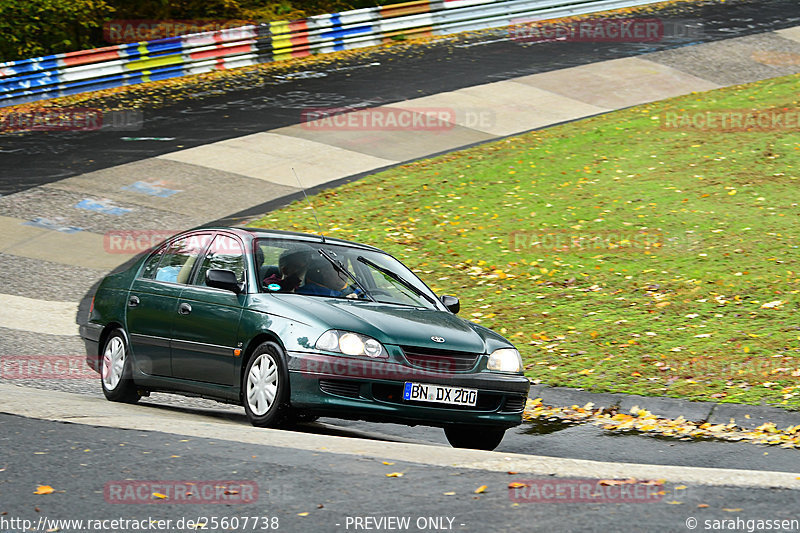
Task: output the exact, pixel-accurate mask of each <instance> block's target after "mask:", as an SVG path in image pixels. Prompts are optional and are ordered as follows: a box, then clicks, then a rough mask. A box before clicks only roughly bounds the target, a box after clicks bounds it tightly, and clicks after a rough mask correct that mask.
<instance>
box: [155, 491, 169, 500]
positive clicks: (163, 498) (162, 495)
mask: <svg viewBox="0 0 800 533" xmlns="http://www.w3.org/2000/svg"><path fill="white" fill-rule="evenodd" d="M153 497H154V498H158V499H159V500H166V499H167V495H166V494H161V493H160V492H154V493H153Z"/></svg>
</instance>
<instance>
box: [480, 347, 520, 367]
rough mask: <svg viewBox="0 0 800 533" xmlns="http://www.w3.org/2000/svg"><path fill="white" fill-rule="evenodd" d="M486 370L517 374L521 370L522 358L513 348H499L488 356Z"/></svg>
mask: <svg viewBox="0 0 800 533" xmlns="http://www.w3.org/2000/svg"><path fill="white" fill-rule="evenodd" d="M486 368H487V369H489V370H494V371H496V372H519V371H520V370H522V358H521V357H520V356H519V352H518V351H517V350H515V349H514V348H500V349H499V350H495V351H493V352H492V355H490V356H489V363H488V364H487V365H486Z"/></svg>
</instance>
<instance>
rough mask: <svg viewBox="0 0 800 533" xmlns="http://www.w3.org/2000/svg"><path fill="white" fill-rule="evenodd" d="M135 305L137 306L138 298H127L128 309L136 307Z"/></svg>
mask: <svg viewBox="0 0 800 533" xmlns="http://www.w3.org/2000/svg"><path fill="white" fill-rule="evenodd" d="M137 305H139V297H138V296H131V297H129V298H128V307H136V306H137Z"/></svg>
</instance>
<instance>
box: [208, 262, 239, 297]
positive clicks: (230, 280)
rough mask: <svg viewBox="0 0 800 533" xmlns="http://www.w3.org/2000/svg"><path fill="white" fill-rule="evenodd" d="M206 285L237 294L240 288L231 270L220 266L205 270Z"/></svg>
mask: <svg viewBox="0 0 800 533" xmlns="http://www.w3.org/2000/svg"><path fill="white" fill-rule="evenodd" d="M206 285H208V286H209V287H214V288H216V289H224V290H226V291H231V292H235V293H236V294H239V293H240V292H241V290H242V288H241V287H240V286H239V281H238V280H237V279H236V274H234V273H233V270H227V269H222V268H211V269H209V270H208V272H206Z"/></svg>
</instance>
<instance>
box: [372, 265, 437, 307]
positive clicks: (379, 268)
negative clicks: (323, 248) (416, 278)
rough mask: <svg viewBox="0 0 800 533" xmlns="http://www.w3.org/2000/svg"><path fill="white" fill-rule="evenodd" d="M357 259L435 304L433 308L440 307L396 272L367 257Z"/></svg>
mask: <svg viewBox="0 0 800 533" xmlns="http://www.w3.org/2000/svg"><path fill="white" fill-rule="evenodd" d="M357 259H358V261H359V262H361V263H364V264H365V265H367V266H370V267H372V268H374V269H375V270H377V271H378V272H380V273H381V274H384V275H386V276H389V277H390V278H392V279H393V280H395V281H396V282H398V283H400V284H401V285H403V286H404V287H405V288H407V289H409V290H410V291H411V292H413V293H414V294H416V295H418V296H422V297H423V298H425V299H426V300H428V302H430V303H431V304H433V306H434V307H438V306H437V305H436V300H434V299H433V298H431V297H430V296H428V295H427V294H425V293H424V292H422V291H421V290H420V289H418V288H416V287H415V286H414V285H412V284H411V283H409V282H408V281H406V280H405V279H403V278H402V277H400V275H399V274H397V273H396V272H392V271H391V270H389V269H388V268H383V267H382V266H379V265H376V264H375V263H373V262H372V261H370V260H369V259H367V258H366V257H363V256H360V255H359V256H358V257H357Z"/></svg>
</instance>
